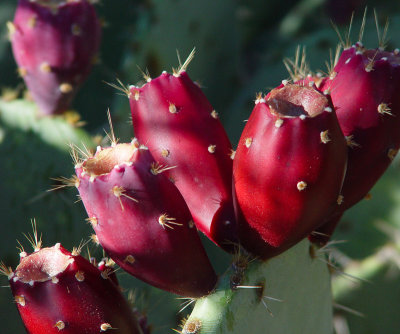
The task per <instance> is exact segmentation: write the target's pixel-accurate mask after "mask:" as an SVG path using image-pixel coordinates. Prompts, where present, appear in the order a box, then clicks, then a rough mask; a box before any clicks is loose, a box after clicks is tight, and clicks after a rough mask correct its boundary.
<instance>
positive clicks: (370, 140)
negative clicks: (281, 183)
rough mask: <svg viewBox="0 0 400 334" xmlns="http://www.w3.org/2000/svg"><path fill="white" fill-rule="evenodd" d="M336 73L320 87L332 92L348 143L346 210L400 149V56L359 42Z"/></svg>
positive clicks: (362, 194)
mask: <svg viewBox="0 0 400 334" xmlns="http://www.w3.org/2000/svg"><path fill="white" fill-rule="evenodd" d="M372 59H373V60H372ZM333 76H334V78H333V79H330V78H329V79H327V80H326V81H325V82H324V84H323V85H322V86H321V90H329V91H330V92H331V96H332V102H333V104H334V106H335V109H336V110H337V111H336V114H337V117H338V120H339V124H340V127H341V129H342V131H343V134H344V135H345V136H346V137H347V139H348V144H349V147H350V148H349V158H348V167H347V172H346V178H345V180H344V184H343V190H342V195H343V205H342V206H341V207H340V211H344V210H346V209H348V208H350V207H352V206H353V205H354V204H356V203H357V202H359V201H360V200H361V199H363V198H364V197H365V196H366V195H367V194H368V192H369V191H370V189H371V188H372V187H373V186H374V184H375V183H376V181H377V180H378V179H379V178H380V177H381V175H382V174H383V173H384V171H385V170H386V169H387V167H388V166H389V164H390V163H391V161H392V160H393V158H394V156H395V155H396V154H397V151H398V149H399V146H400V132H399V131H398V129H399V128H400V95H399V93H398V92H399V90H400V57H399V56H398V55H396V54H394V53H392V52H386V51H380V50H379V49H378V50H366V49H364V48H363V47H362V46H361V45H360V44H357V45H354V46H352V47H350V48H348V49H346V50H344V51H343V53H342V54H341V56H340V58H339V61H338V63H337V65H336V66H335V68H334V74H333ZM331 77H332V76H331ZM349 92H351V93H349Z"/></svg>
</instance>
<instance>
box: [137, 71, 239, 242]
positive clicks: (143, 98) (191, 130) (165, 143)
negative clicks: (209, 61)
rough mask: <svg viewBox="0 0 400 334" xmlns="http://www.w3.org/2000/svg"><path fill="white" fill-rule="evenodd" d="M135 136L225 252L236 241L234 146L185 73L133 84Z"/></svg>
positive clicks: (192, 212) (164, 73)
mask: <svg viewBox="0 0 400 334" xmlns="http://www.w3.org/2000/svg"><path fill="white" fill-rule="evenodd" d="M130 105H131V112H132V121H133V128H134V131H135V135H136V136H137V138H138V139H139V141H140V142H143V143H146V145H147V146H148V147H149V150H150V152H151V153H152V154H153V156H154V158H155V159H156V160H157V161H159V162H160V163H162V164H164V165H168V166H176V168H173V169H171V170H168V171H167V175H168V176H169V177H170V178H171V179H172V180H173V181H174V183H175V185H176V187H177V188H178V189H179V191H180V192H181V194H182V196H183V198H184V199H185V201H186V203H187V205H188V207H189V209H190V212H191V214H192V216H193V219H194V222H195V224H196V226H197V228H198V229H199V230H200V231H202V232H203V233H204V234H205V235H206V236H207V237H208V238H209V239H211V240H212V241H213V242H214V243H216V244H217V245H219V246H220V247H222V248H224V249H226V250H229V249H230V248H231V247H232V243H233V242H235V241H237V233H236V222H235V216H234V209H233V200H232V159H231V158H230V155H231V153H232V146H231V143H230V141H229V139H228V136H227V134H226V132H225V130H224V128H223V126H222V124H221V122H220V121H219V119H218V114H217V112H216V111H215V110H214V109H213V107H212V106H211V104H210V103H209V101H208V100H207V98H206V96H205V95H204V94H203V92H202V90H201V89H200V88H199V87H198V85H196V84H195V83H194V82H193V81H192V80H191V79H190V78H189V76H188V75H187V73H186V72H185V71H178V72H175V74H174V75H171V74H169V73H167V72H163V74H162V75H161V76H159V77H158V78H156V79H152V80H149V82H148V83H147V84H145V85H144V86H143V87H134V86H131V89H130Z"/></svg>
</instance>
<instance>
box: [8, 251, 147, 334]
mask: <svg viewBox="0 0 400 334" xmlns="http://www.w3.org/2000/svg"><path fill="white" fill-rule="evenodd" d="M24 255H25V254H24ZM9 282H10V285H11V290H12V293H13V295H14V298H15V301H16V304H17V307H18V311H19V313H20V315H21V318H22V320H23V322H24V325H25V328H26V330H27V332H28V333H29V334H51V333H54V334H56V333H60V332H61V333H65V334H77V333H87V334H95V333H96V334H97V333H103V332H107V333H108V332H110V333H120V334H125V333H133V334H135V333H137V334H141V330H140V329H139V326H138V323H137V320H136V317H135V315H134V313H133V312H132V310H131V308H130V306H129V304H128V303H127V302H126V300H125V299H124V297H123V296H122V295H121V292H120V291H119V288H118V287H117V286H116V285H115V284H114V283H113V282H112V281H111V280H109V279H107V278H105V277H103V275H102V272H101V271H100V270H99V269H97V268H96V267H95V266H94V265H92V264H91V263H90V262H89V261H87V260H86V259H84V258H83V257H82V256H80V255H73V254H71V253H70V252H68V251H67V250H66V249H64V248H63V247H62V246H61V245H60V244H57V245H55V246H53V247H50V248H43V249H40V250H37V251H35V252H34V253H32V254H30V255H25V256H23V257H22V258H21V261H20V264H19V265H18V267H17V268H16V270H15V272H14V273H11V274H10V275H9Z"/></svg>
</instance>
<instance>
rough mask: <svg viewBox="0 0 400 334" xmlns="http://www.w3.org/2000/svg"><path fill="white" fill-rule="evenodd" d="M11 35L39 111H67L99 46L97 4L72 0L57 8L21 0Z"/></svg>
mask: <svg viewBox="0 0 400 334" xmlns="http://www.w3.org/2000/svg"><path fill="white" fill-rule="evenodd" d="M13 24H14V32H11V34H10V38H11V43H12V49H13V53H14V57H15V60H16V62H17V64H18V66H19V73H20V74H21V76H22V77H23V78H24V80H25V83H26V85H27V87H28V89H29V91H30V92H31V95H32V97H33V99H34V100H35V102H36V103H37V104H38V106H39V110H40V112H41V113H43V114H45V115H49V114H57V113H62V112H64V111H66V110H67V109H68V108H69V107H70V104H71V102H72V99H73V97H74V96H75V94H76V92H77V89H78V87H79V86H80V84H81V83H82V82H83V81H84V80H85V79H86V77H87V75H88V74H89V71H90V69H91V66H92V64H93V60H94V58H95V56H96V54H97V51H98V49H99V45H100V35H101V28H100V22H99V20H98V18H97V15H96V12H95V9H94V6H93V5H92V4H91V3H90V2H88V1H87V0H80V1H70V2H65V3H63V4H60V5H58V7H57V8H56V9H53V8H50V7H47V6H45V5H42V4H40V3H38V2H31V1H29V0H19V1H18V7H17V11H16V13H15V18H14V23H13Z"/></svg>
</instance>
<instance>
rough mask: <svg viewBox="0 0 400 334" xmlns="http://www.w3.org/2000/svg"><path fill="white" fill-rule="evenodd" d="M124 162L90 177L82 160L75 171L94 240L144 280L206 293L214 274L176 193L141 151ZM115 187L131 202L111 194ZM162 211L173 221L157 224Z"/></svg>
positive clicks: (179, 290) (198, 294)
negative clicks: (129, 163)
mask: <svg viewBox="0 0 400 334" xmlns="http://www.w3.org/2000/svg"><path fill="white" fill-rule="evenodd" d="M120 145H134V144H120ZM105 150H107V148H106V149H105ZM95 157H96V156H95ZM89 160H90V159H89ZM128 162H132V163H133V164H132V165H131V166H128V165H126V164H122V163H120V164H119V166H117V167H116V168H112V170H111V171H110V172H109V173H105V174H102V175H100V176H97V177H96V178H95V179H94V180H92V181H91V180H90V179H91V175H90V174H88V173H87V172H86V171H85V163H84V164H83V165H82V166H81V167H78V168H77V169H76V174H77V176H78V178H79V180H80V184H79V187H78V190H79V193H80V196H81V198H82V201H83V204H84V205H85V208H86V211H87V213H88V215H89V217H92V218H93V217H94V218H96V224H95V225H94V229H95V232H96V235H97V237H98V239H99V242H100V244H101V245H102V247H103V248H104V249H105V251H106V252H107V253H108V254H109V256H110V257H111V258H112V259H113V260H114V261H115V262H116V263H117V264H118V265H119V266H120V267H122V268H123V269H124V270H125V271H127V272H128V273H130V274H131V275H134V276H136V277H137V278H139V279H141V280H143V281H145V282H147V283H149V284H152V285H154V286H156V287H158V288H161V289H164V290H167V291H170V292H173V293H176V294H179V295H183V296H190V297H201V296H204V295H206V294H208V293H210V292H211V291H212V290H213V289H214V286H215V284H216V281H217V277H216V274H215V272H214V270H213V268H212V266H211V264H210V262H209V259H208V257H207V254H206V253H205V250H204V248H203V246H202V244H201V241H200V238H199V236H198V234H197V230H196V228H194V225H193V224H192V217H191V215H190V212H189V210H188V208H187V206H186V204H185V201H184V200H183V198H182V196H181V194H180V193H179V191H178V190H177V188H176V187H175V186H174V185H173V183H172V182H170V181H169V180H168V178H167V177H166V176H165V175H163V174H157V175H153V174H152V172H151V165H152V164H153V163H154V159H153V157H152V156H151V154H150V152H149V151H148V150H147V149H142V148H140V149H136V151H134V153H133V155H132V156H131V157H130V159H128ZM86 164H87V162H86ZM115 186H117V187H122V188H123V189H124V192H123V194H125V195H127V196H129V197H131V198H135V200H136V201H137V202H136V201H134V200H132V199H130V198H128V197H125V196H124V195H121V196H120V197H116V196H115V195H114V194H113V188H114V187H115ZM162 215H167V216H168V217H170V218H175V220H174V221H170V223H167V224H168V225H169V226H163V225H162V224H160V222H159V219H160V216H162ZM175 223H177V224H179V225H177V224H175Z"/></svg>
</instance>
